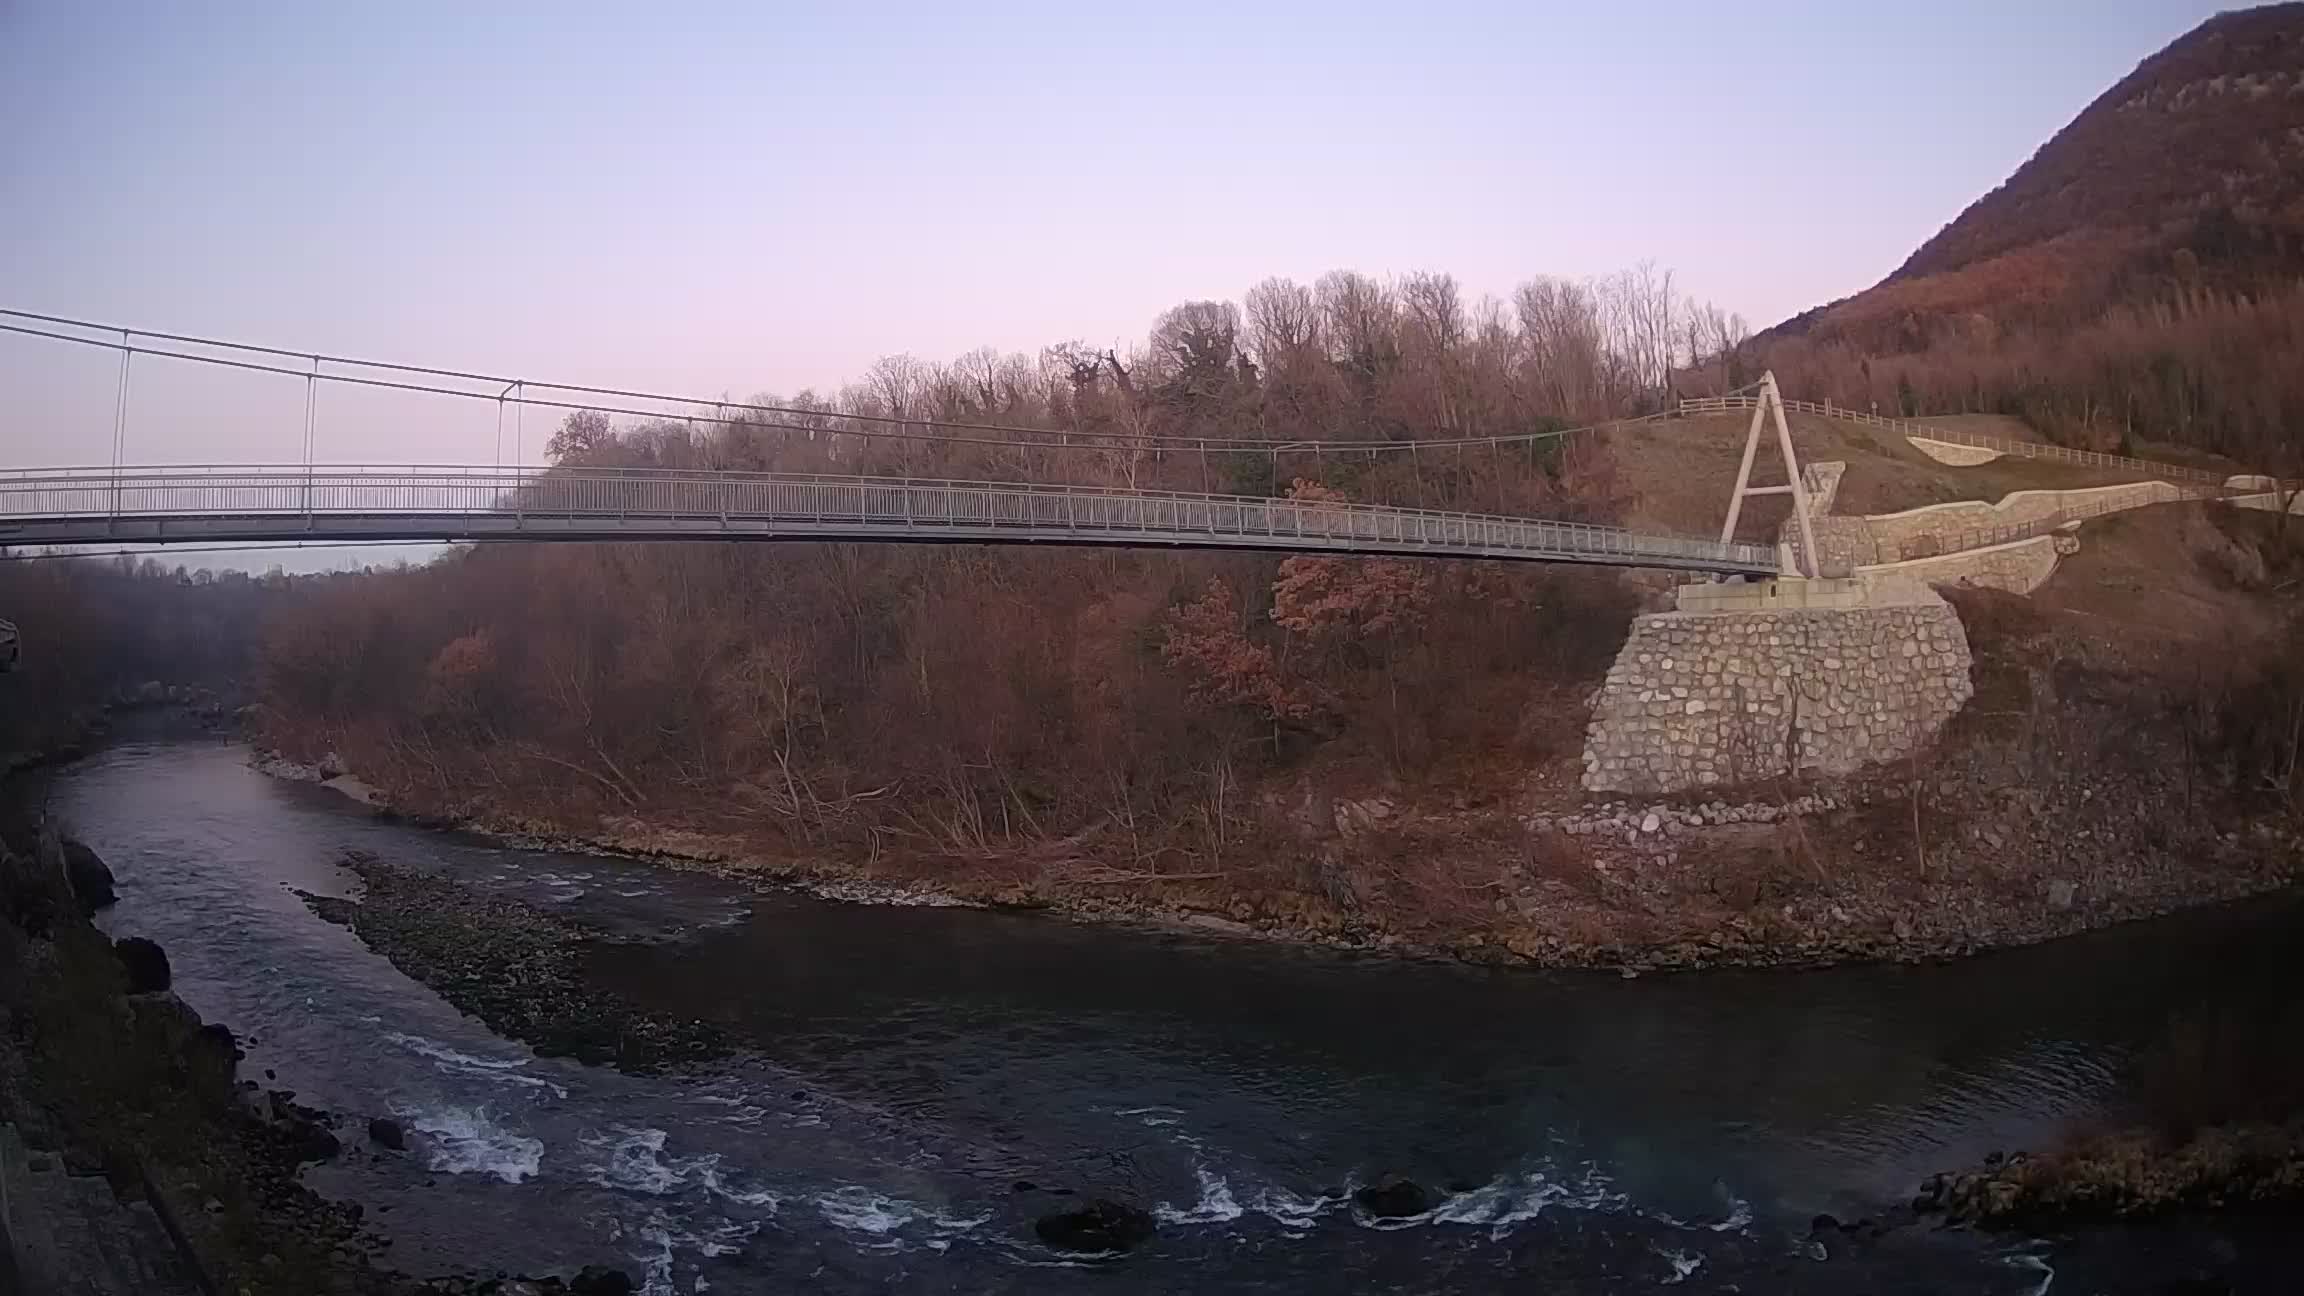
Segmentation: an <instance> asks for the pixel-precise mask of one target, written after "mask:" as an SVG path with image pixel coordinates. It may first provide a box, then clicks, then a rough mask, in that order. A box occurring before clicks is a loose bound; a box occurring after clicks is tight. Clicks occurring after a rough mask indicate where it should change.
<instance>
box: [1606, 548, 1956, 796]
mask: <svg viewBox="0 0 2304 1296" xmlns="http://www.w3.org/2000/svg"><path fill="white" fill-rule="evenodd" d="M1968 669H1969V655H1968V638H1967V635H1966V633H1965V632H1964V631H1963V630H1962V629H1961V627H1960V619H1959V617H1958V616H1957V615H1955V614H1954V612H1953V610H1952V608H1951V606H1950V605H1949V604H1947V603H1945V602H1944V600H1943V599H1942V598H1939V597H1937V596H1936V595H1935V594H1933V593H1929V592H1926V591H1919V592H1917V594H1916V596H1915V597H1913V598H1911V599H1910V601H1907V602H1903V603H1899V604H1897V605H1894V606H1886V607H1863V608H1850V609H1833V610H1815V609H1810V610H1803V611H1790V612H1663V613H1653V614H1650V615H1647V616H1642V617H1639V618H1637V619H1636V620H1635V621H1634V622H1633V623H1632V635H1631V638H1630V640H1629V641H1628V642H1626V644H1625V645H1624V649H1623V651H1622V652H1620V653H1618V654H1617V657H1616V664H1615V665H1614V666H1613V667H1612V668H1610V670H1609V672H1608V678H1607V681H1606V682H1605V683H1603V684H1602V685H1601V688H1600V694H1599V697H1598V699H1597V700H1596V701H1595V703H1594V706H1593V709H1592V721H1591V727H1590V729H1589V731H1588V732H1587V734H1586V737H1585V744H1584V786H1585V787H1586V788H1587V789H1589V790H1591V791H1594V792H1637V793H1673V792H1683V791H1689V790H1692V789H1696V788H1704V787H1713V786H1733V785H1737V784H1746V783H1752V782H1757V781H1760V780H1763V779H1769V778H1775V777H1779V776H1783V775H1787V774H1824V775H1840V774H1847V773H1850V772H1852V771H1854V770H1856V769H1858V768H1861V767H1862V766H1864V765H1867V764H1873V763H1877V762H1880V761H1887V760H1894V759H1897V758H1898V757H1901V756H1905V755H1908V754H1910V753H1911V752H1913V751H1915V750H1917V749H1919V748H1920V747H1921V746H1922V745H1923V744H1924V743H1926V742H1927V741H1928V740H1929V739H1930V738H1932V737H1933V736H1934V735H1935V734H1936V732H1937V730H1938V729H1940V728H1941V727H1942V726H1943V724H1944V722H1945V721H1946V720H1948V719H1950V718H1951V716H1952V715H1953V713H1954V712H1956V711H1958V710H1959V709H1960V707H1961V705H1962V704H1964V703H1965V702H1967V700H1968V698H1969V697H1970V696H1971V694H1972V693H1973V691H1974V690H1973V687H1972V686H1971V685H1970V683H1969V679H1968Z"/></svg>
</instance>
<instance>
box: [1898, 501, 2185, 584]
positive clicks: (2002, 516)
mask: <svg viewBox="0 0 2304 1296" xmlns="http://www.w3.org/2000/svg"><path fill="white" fill-rule="evenodd" d="M2183 498H2186V496H2185V493H2184V491H2183V490H2182V489H2181V488H2179V487H2177V486H2175V485H2172V484H2171V483H2168V482H2161V481H2149V482H2130V483H2128V484H2127V485H2123V486H2096V487H2090V488H2087V489H2083V490H2053V491H2050V490H2040V491H2016V492H2014V493H2013V494H2011V495H2009V496H2007V497H2006V498H2004V499H2002V500H2001V501H2000V502H1998V503H1997V504H1987V503H1985V502H1983V501H1982V500H1959V501H1955V502H1953V503H1950V504H1931V505H1929V506H1927V507H1926V508H1917V509H1908V510H1906V511H1904V512H1902V513H1876V514H1873V515H1872V516H1870V517H1867V518H1865V519H1864V527H1865V530H1866V532H1867V533H1868V534H1869V535H1870V538H1871V541H1872V545H1873V549H1874V556H1873V557H1872V558H1871V559H1870V560H1869V562H1865V563H1860V564H1858V565H1859V566H1870V565H1872V564H1874V563H1892V562H1902V561H1904V560H1905V559H1907V558H1932V557H1934V556H1936V555H1937V554H1940V553H1950V552H1952V551H1953V550H1956V549H1965V548H1972V547H1974V545H1975V539H1974V538H1975V537H1976V536H1977V535H1979V534H1982V533H1989V532H1990V531H1992V530H1993V529H1994V528H1997V527H2008V526H2021V525H2024V524H2026V523H2031V522H2042V521H2046V520H2048V519H2050V518H2053V517H2055V516H2056V515H2057V514H2058V513H2060V512H2062V511H2064V510H2065V509H2072V508H2101V509H2103V510H2105V511H2107V512H2110V511H2115V510H2121V509H2132V508H2142V507H2144V506H2145V505H2147V504H2164V503H2167V502H2168V501H2170V500H2178V499H2183Z"/></svg>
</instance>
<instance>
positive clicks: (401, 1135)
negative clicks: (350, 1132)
mask: <svg viewBox="0 0 2304 1296" xmlns="http://www.w3.org/2000/svg"><path fill="white" fill-rule="evenodd" d="M368 1141H369V1142H371V1143H373V1144H375V1145H376V1146H378V1147H387V1148H390V1149H392V1150H393V1151H395V1152H405V1151H407V1150H408V1131H406V1130H404V1129H402V1128H401V1127H400V1122H398V1121H396V1120H393V1119H392V1118H391V1117H389V1116H378V1117H375V1118H373V1119H371V1120H370V1121H369V1122H368Z"/></svg>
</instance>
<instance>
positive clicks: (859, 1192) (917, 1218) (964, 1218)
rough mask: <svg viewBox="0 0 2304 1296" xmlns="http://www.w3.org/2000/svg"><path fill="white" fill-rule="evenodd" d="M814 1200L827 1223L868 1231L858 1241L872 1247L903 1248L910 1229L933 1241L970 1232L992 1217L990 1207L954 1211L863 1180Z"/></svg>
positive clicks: (919, 1239)
mask: <svg viewBox="0 0 2304 1296" xmlns="http://www.w3.org/2000/svg"><path fill="white" fill-rule="evenodd" d="M812 1200H813V1201H814V1202H815V1204H816V1209H817V1211H818V1213H820V1214H822V1215H823V1217H824V1220H825V1222H826V1223H828V1224H830V1225H832V1226H833V1227H835V1228H840V1229H846V1230H847V1231H849V1232H851V1233H861V1234H863V1235H865V1237H866V1238H868V1239H870V1240H869V1241H862V1242H859V1243H858V1245H859V1246H862V1247H864V1248H865V1249H867V1250H872V1251H894V1250H897V1249H899V1248H900V1247H902V1246H903V1245H904V1243H905V1241H906V1240H908V1239H907V1238H906V1237H905V1236H903V1235H904V1234H906V1233H907V1232H911V1233H919V1234H924V1235H926V1236H924V1237H920V1238H918V1239H912V1240H918V1241H922V1242H926V1243H929V1244H931V1245H933V1244H934V1242H935V1241H936V1240H938V1239H949V1238H951V1237H953V1236H955V1235H958V1234H961V1233H966V1232H968V1231H969V1230H971V1229H974V1228H976V1227H978V1226H980V1225H982V1224H983V1223H985V1222H986V1221H988V1220H990V1219H991V1218H992V1214H991V1212H989V1211H987V1212H985V1213H984V1214H981V1215H974V1216H968V1215H957V1214H951V1213H948V1212H945V1211H942V1210H939V1209H937V1208H936V1207H933V1206H924V1205H922V1204H920V1203H919V1202H911V1201H905V1200H903V1199H902V1198H898V1197H890V1196H888V1195H887V1194H885V1193H881V1192H878V1191H875V1190H874V1189H871V1188H867V1187H865V1186H863V1185H862V1184H849V1185H847V1186H845V1187H842V1188H839V1189H836V1190H834V1191H832V1192H829V1193H822V1194H819V1195H818V1196H816V1197H815V1198H813V1199H812ZM938 1249H939V1250H941V1249H942V1248H938Z"/></svg>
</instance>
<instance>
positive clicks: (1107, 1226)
mask: <svg viewBox="0 0 2304 1296" xmlns="http://www.w3.org/2000/svg"><path fill="white" fill-rule="evenodd" d="M1032 1231H1033V1232H1034V1233H1037V1234H1039V1235H1040V1240H1041V1241H1042V1242H1044V1243H1046V1244H1048V1245H1049V1246H1051V1247H1054V1248H1056V1249H1057V1250H1059V1251H1077V1252H1081V1253H1083V1254H1088V1255H1097V1254H1103V1253H1107V1252H1112V1251H1126V1250H1129V1249H1130V1248H1133V1247H1138V1246H1142V1245H1143V1244H1144V1243H1146V1242H1149V1241H1151V1240H1152V1235H1153V1234H1154V1233H1155V1232H1157V1231H1158V1230H1157V1228H1156V1227H1155V1226H1154V1224H1153V1222H1152V1216H1151V1215H1150V1214H1149V1213H1147V1212H1145V1211H1141V1210H1138V1209H1137V1208H1136V1207H1134V1206H1128V1205H1124V1204H1122V1203H1120V1202H1116V1201H1109V1200H1106V1199H1104V1198H1101V1197H1099V1198H1097V1199H1096V1200H1094V1201H1091V1202H1088V1203H1086V1204H1084V1205H1082V1206H1080V1207H1079V1208H1078V1209H1076V1210H1068V1211H1058V1212H1056V1213H1055V1214H1053V1215H1043V1216H1041V1217H1040V1218H1039V1220H1038V1221H1036V1222H1035V1223H1034V1224H1033V1225H1032Z"/></svg>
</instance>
